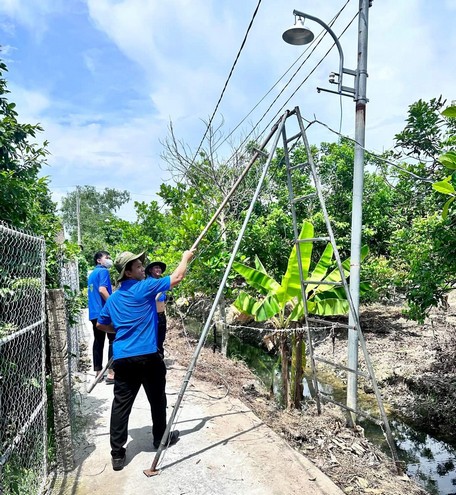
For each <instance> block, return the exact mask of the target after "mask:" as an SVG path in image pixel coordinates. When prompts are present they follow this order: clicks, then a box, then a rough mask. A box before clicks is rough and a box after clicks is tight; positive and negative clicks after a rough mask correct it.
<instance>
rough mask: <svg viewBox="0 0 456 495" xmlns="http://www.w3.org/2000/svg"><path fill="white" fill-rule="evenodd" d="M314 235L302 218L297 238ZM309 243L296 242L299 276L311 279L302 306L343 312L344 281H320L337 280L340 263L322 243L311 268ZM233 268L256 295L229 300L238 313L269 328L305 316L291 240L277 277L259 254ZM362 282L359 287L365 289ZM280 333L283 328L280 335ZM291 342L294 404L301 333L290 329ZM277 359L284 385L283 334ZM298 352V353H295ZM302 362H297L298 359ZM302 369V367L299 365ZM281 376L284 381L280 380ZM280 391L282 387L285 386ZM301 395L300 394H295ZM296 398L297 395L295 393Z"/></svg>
mask: <svg viewBox="0 0 456 495" xmlns="http://www.w3.org/2000/svg"><path fill="white" fill-rule="evenodd" d="M313 237H314V227H313V225H312V224H311V223H310V222H308V221H304V223H303V226H302V229H301V232H300V234H299V239H300V240H304V239H309V238H313ZM312 250H313V243H312V242H311V241H309V242H305V243H301V244H300V249H299V252H300V257H301V266H302V273H303V279H304V280H311V281H312V282H315V283H314V284H309V285H306V286H305V294H306V303H307V311H308V313H309V314H314V315H320V316H331V315H343V314H347V313H348V311H349V304H348V301H347V297H346V294H345V290H344V288H343V287H334V285H329V284H324V283H323V282H340V281H341V274H340V272H339V269H338V268H337V267H336V268H334V260H333V257H334V250H333V247H332V245H331V244H330V243H329V244H327V246H326V247H325V249H324V251H323V254H322V255H321V257H320V259H319V260H318V262H317V263H316V265H315V266H314V267H313V268H312V269H311V259H312ZM367 253H368V248H367V246H364V247H363V248H362V250H361V259H364V258H365V257H366V255H367ZM233 268H234V270H236V271H237V272H238V273H239V274H240V275H242V276H243V277H244V279H245V281H246V282H247V283H248V284H249V285H250V286H251V287H252V288H253V289H255V290H257V291H258V292H259V297H257V298H256V297H253V296H252V295H250V294H248V293H247V292H245V291H241V292H240V293H239V295H238V297H237V298H236V300H235V301H234V303H233V305H234V307H235V308H236V309H238V310H239V311H241V312H242V313H245V314H248V315H250V316H252V317H253V318H254V319H255V321H258V322H261V321H267V320H269V321H271V322H272V324H273V326H274V328H276V329H277V330H279V329H287V328H290V326H291V324H292V322H299V321H301V320H302V319H303V317H304V309H305V308H304V301H303V298H302V291H301V280H300V276H299V265H298V258H297V249H296V246H295V247H293V250H292V251H291V254H290V257H289V259H288V266H287V271H286V272H285V274H284V275H283V277H282V281H281V283H278V282H277V281H276V280H274V278H272V277H271V276H270V275H268V273H267V271H266V269H265V268H264V266H263V264H262V263H261V261H260V259H259V258H258V257H255V268H252V267H250V266H247V265H245V264H243V263H239V262H235V263H234V264H233ZM342 268H343V270H344V274H345V276H346V277H348V276H349V272H350V259H346V260H345V261H344V262H343V263H342ZM365 288H366V287H365V285H363V286H362V287H361V288H360V290H363V289H365ZM283 335H285V334H282V336H283ZM292 340H293V345H292V353H293V355H292V360H291V361H292V366H295V367H296V369H294V370H293V369H292V377H293V378H292V381H293V382H294V389H293V392H292V396H293V397H294V399H293V403H294V405H295V406H298V404H297V400H298V399H297V397H298V396H299V394H297V393H296V390H295V388H296V387H298V386H299V385H300V383H301V382H302V380H299V379H298V378H299V376H302V374H301V373H302V368H303V367H305V348H304V346H305V344H304V341H303V339H302V333H299V332H294V333H293V337H292ZM280 347H281V359H282V386H283V387H284V388H285V387H286V388H287V389H288V369H287V368H288V353H287V350H286V349H287V345H286V339H285V337H282V339H281V346H280ZM301 355H302V359H300V358H299V357H298V356H301ZM299 362H300V363H301V364H302V366H299V364H298V363H299ZM299 370H301V372H300V371H299ZM284 382H285V384H284ZM284 392H285V391H284ZM282 396H283V397H289V395H288V392H286V393H282ZM299 397H300V396H299ZM299 400H300V399H299Z"/></svg>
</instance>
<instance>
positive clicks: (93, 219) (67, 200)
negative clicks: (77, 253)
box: [61, 186, 130, 264]
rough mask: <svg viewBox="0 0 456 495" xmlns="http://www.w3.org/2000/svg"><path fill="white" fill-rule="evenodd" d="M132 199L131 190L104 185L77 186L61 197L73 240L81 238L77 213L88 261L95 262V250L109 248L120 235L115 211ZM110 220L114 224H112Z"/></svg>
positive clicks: (69, 232) (65, 219)
mask: <svg viewBox="0 0 456 495" xmlns="http://www.w3.org/2000/svg"><path fill="white" fill-rule="evenodd" d="M129 200H130V193H129V192H128V191H120V190H117V189H111V188H105V189H104V191H102V192H99V191H97V189H96V188H95V187H93V186H80V187H79V186H78V187H77V188H76V190H75V191H72V192H70V193H68V194H67V195H66V196H65V197H63V199H62V206H61V215H62V220H63V224H64V226H65V229H66V231H67V232H68V234H69V235H70V238H71V240H72V241H73V242H77V240H78V231H77V227H78V214H77V204H78V202H79V205H80V206H79V210H80V211H79V222H80V232H81V243H82V246H83V247H84V253H85V256H86V258H87V261H88V262H89V263H90V264H92V263H93V254H94V253H95V252H96V251H99V250H100V249H107V248H108V246H112V245H113V244H115V243H116V242H117V241H118V240H119V239H120V235H121V233H120V232H119V230H118V229H116V226H115V222H116V220H117V217H116V216H115V212H116V211H117V210H118V209H119V208H120V207H121V206H122V205H123V204H125V203H127V202H128V201H129ZM111 224H112V225H113V227H111Z"/></svg>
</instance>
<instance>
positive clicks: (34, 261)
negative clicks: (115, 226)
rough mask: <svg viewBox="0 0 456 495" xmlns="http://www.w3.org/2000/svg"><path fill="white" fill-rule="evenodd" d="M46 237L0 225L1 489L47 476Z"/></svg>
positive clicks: (37, 485) (24, 488)
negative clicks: (38, 236) (42, 237)
mask: <svg viewBox="0 0 456 495" xmlns="http://www.w3.org/2000/svg"><path fill="white" fill-rule="evenodd" d="M44 291H45V244H44V240H43V239H40V238H37V237H34V236H32V235H29V234H27V233H25V232H21V231H18V230H14V229H11V228H9V227H7V226H5V225H3V224H0V493H2V494H3V495H10V494H11V495H12V494H23V493H27V494H31V495H33V494H38V493H41V492H42V489H43V487H44V483H45V480H46V474H47V464H46V455H47V400H46V380H45V357H46V351H45V349H46V345H45V344H46V342H45V309H44V301H45V299H44V294H45V292H44Z"/></svg>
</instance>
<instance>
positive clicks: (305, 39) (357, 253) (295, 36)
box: [282, 0, 370, 410]
mask: <svg viewBox="0 0 456 495" xmlns="http://www.w3.org/2000/svg"><path fill="white" fill-rule="evenodd" d="M369 6H370V0H359V15H358V65H357V68H356V71H353V70H349V69H346V68H345V67H344V55H343V51H342V47H341V46H340V43H339V40H338V39H337V36H336V35H335V34H334V32H333V31H332V29H331V28H330V27H329V26H328V25H327V24H325V23H324V22H323V21H321V20H320V19H318V18H317V17H313V16H311V15H309V14H305V13H303V12H299V11H297V10H294V11H293V14H294V15H295V25H294V26H293V27H292V28H290V29H288V30H287V31H285V33H284V34H283V35H282V38H283V39H284V40H285V41H286V42H287V43H290V44H292V45H303V44H306V43H310V42H311V41H312V40H313V34H312V33H311V32H310V31H309V30H308V29H306V28H304V19H309V20H311V21H314V22H317V23H318V24H320V25H321V26H322V27H323V28H324V29H325V30H326V31H327V32H328V33H329V34H330V35H331V37H332V38H333V40H334V43H335V44H336V46H337V49H338V50H339V73H338V74H334V75H331V76H330V79H329V82H331V83H333V84H337V91H330V90H327V89H323V88H317V90H318V92H320V91H328V92H330V93H336V94H339V95H343V96H353V99H354V101H355V103H356V117H355V149H354V167H353V201H352V224H351V254H350V296H351V299H352V302H353V308H354V313H355V314H354V315H353V314H352V312H351V311H350V315H349V326H350V327H351V328H349V330H348V367H349V368H351V369H358V334H357V331H356V330H355V325H356V323H357V322H358V321H359V280H360V265H361V229H362V201H363V182H364V146H365V135H366V103H367V101H368V100H367V97H366V85H367V84H366V83H367V33H368V19H369ZM344 74H350V75H352V76H354V77H355V87H354V88H347V87H345V86H343V85H342V80H343V75H344ZM336 77H337V82H336ZM347 406H349V407H350V408H352V409H354V410H356V409H357V376H356V374H355V373H349V374H348V380H347Z"/></svg>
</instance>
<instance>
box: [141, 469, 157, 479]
mask: <svg viewBox="0 0 456 495" xmlns="http://www.w3.org/2000/svg"><path fill="white" fill-rule="evenodd" d="M143 473H144V474H145V475H146V476H147V477H148V478H151V477H152V476H157V474H160V469H144V471H143Z"/></svg>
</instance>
